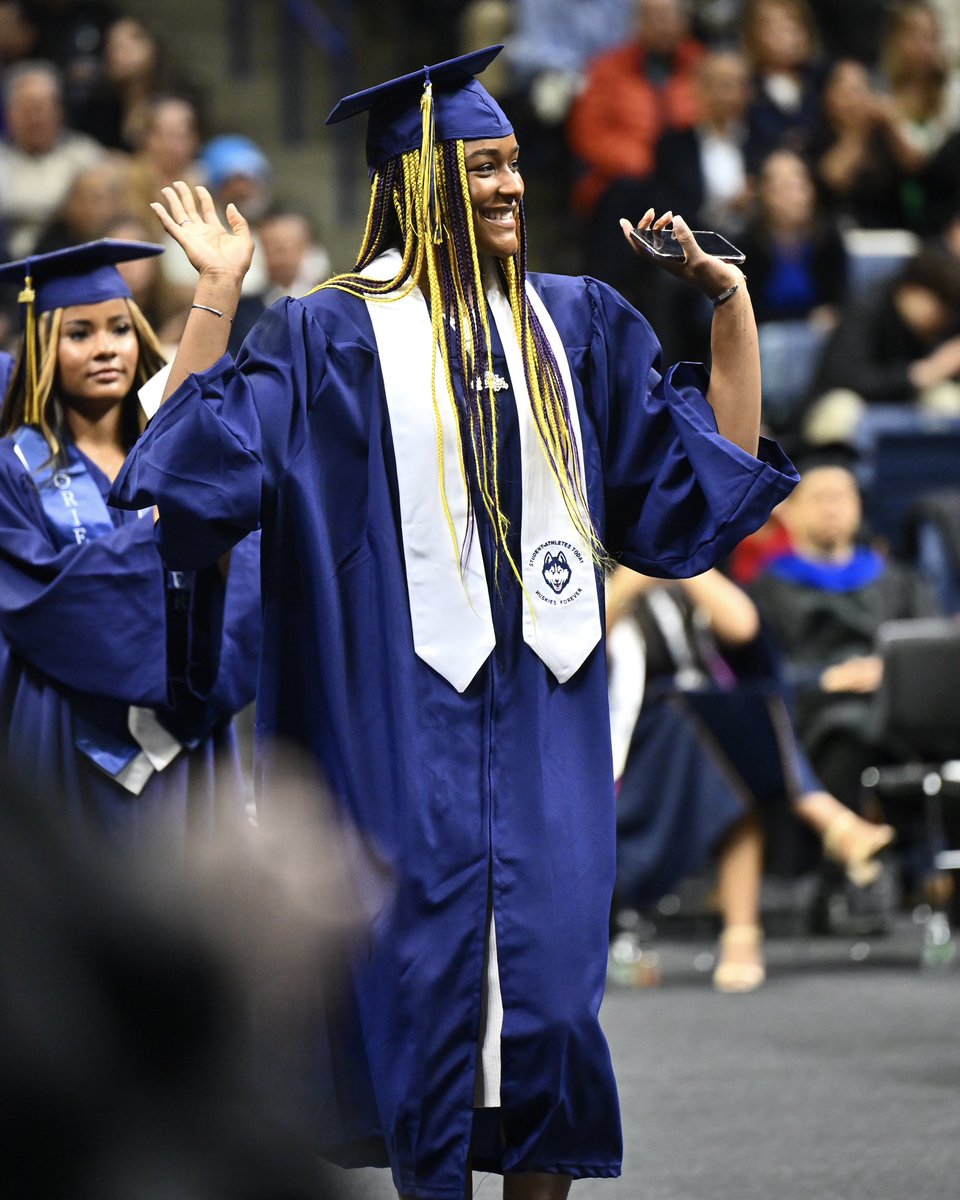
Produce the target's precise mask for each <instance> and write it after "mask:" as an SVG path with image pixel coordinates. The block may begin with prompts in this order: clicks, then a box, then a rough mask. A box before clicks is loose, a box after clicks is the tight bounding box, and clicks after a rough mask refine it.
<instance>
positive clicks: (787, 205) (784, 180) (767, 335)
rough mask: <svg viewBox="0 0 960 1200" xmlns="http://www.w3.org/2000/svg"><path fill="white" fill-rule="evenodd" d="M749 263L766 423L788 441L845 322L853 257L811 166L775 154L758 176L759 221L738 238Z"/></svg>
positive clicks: (786, 152) (793, 155) (756, 216)
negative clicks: (832, 338) (822, 358)
mask: <svg viewBox="0 0 960 1200" xmlns="http://www.w3.org/2000/svg"><path fill="white" fill-rule="evenodd" d="M738 245H739V246H740V248H741V250H743V252H744V253H745V254H746V256H747V267H748V269H749V271H750V287H751V291H750V297H751V299H752V300H753V311H754V314H755V316H756V318H757V325H758V333H759V337H760V361H761V365H762V369H763V416H764V420H765V422H766V423H767V424H768V425H769V426H770V428H771V429H772V430H774V431H775V432H776V433H777V434H779V435H781V436H784V437H786V436H788V435H789V434H791V433H792V432H794V429H793V426H794V424H795V421H796V416H797V414H798V412H799V409H800V407H801V404H802V402H803V401H804V400H805V399H806V396H807V391H808V389H809V386H810V381H811V379H812V377H813V372H814V370H815V368H816V364H817V360H818V358H819V355H820V351H821V349H822V346H823V341H824V338H825V337H826V335H827V333H828V332H829V331H830V330H831V329H832V328H833V327H834V325H836V323H837V320H838V318H839V315H840V310H841V305H842V303H843V299H844V294H845V291H846V282H847V252H846V248H845V246H844V243H843V238H842V237H841V235H840V230H839V228H838V226H837V224H836V222H835V221H833V220H832V219H830V218H828V217H826V216H825V215H823V214H822V213H821V212H820V207H819V205H818V202H817V191H816V187H815V185H814V182H813V178H812V176H811V173H810V169H809V167H808V166H807V164H806V162H805V161H804V159H803V158H801V156H800V155H799V154H796V153H795V152H794V151H792V150H774V151H773V153H772V154H770V155H768V156H767V158H766V159H765V160H764V162H763V163H762V165H761V167H760V170H759V173H758V176H757V192H756V205H755V209H754V214H753V218H752V220H751V221H750V223H749V224H748V226H747V228H746V229H745V230H744V231H743V233H742V234H741V235H740V237H739V239H738Z"/></svg>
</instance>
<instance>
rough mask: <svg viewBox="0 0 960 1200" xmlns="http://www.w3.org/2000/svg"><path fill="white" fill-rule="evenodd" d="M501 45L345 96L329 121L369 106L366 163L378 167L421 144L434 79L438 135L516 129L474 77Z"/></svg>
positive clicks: (495, 134)
mask: <svg viewBox="0 0 960 1200" xmlns="http://www.w3.org/2000/svg"><path fill="white" fill-rule="evenodd" d="M502 49H503V46H502V45H500V46H487V47H485V48H484V49H483V50H474V51H473V52H472V53H470V54H461V55H459V56H458V57H457V58H448V59H447V60H446V61H445V62H441V63H436V64H435V65H434V66H432V67H428V66H424V67H421V68H420V69H419V70H418V71H411V72H410V74H408V75H401V76H399V77H398V78H396V79H389V80H387V82H386V83H378V84H377V85H376V86H375V87H369V88H366V89H365V90H364V91H362V92H354V93H353V95H351V96H344V98H343V99H342V100H340V101H339V103H338V104H337V105H336V106H335V107H334V109H333V111H332V112H331V113H330V115H329V116H328V117H327V121H326V123H327V124H328V125H333V124H335V123H336V122H337V121H344V120H346V119H347V118H348V117H353V116H357V115H358V114H359V113H362V112H368V113H369V114H370V118H369V122H368V124H367V164H368V165H369V167H370V168H371V170H376V169H377V167H380V166H382V165H383V164H384V163H385V162H387V161H388V159H391V158H395V157H396V156H397V155H398V154H406V153H407V152H408V151H410V150H419V149H420V147H421V143H422V137H423V129H422V118H421V114H420V97H421V95H422V93H423V89H424V87H425V86H426V85H427V83H430V84H431V85H432V87H433V111H434V118H433V119H434V123H435V130H436V132H435V138H436V141H438V142H446V141H451V140H454V139H456V140H461V139H462V140H473V139H476V138H499V137H506V136H507V135H508V134H511V133H513V126H512V125H511V123H510V121H509V120H508V119H507V117H506V115H505V114H504V112H503V110H502V109H501V108H500V106H499V104H497V102H496V100H494V98H493V97H492V96H491V95H490V93H489V92H488V91H487V89H486V88H485V87H484V86H483V85H482V84H481V83H480V82H479V81H478V80H477V79H476V78H475V76H477V75H479V74H480V73H481V72H482V71H484V70H485V69H486V68H487V67H488V66H489V65H490V63H492V62H493V60H494V59H495V58H496V57H497V55H498V54H499V53H500V51H501V50H502Z"/></svg>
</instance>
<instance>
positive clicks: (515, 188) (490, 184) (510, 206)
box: [463, 134, 523, 258]
mask: <svg viewBox="0 0 960 1200" xmlns="http://www.w3.org/2000/svg"><path fill="white" fill-rule="evenodd" d="M463 151H464V159H465V161H466V167H467V182H468V184H469V187H470V205H471V208H472V209H473V229H474V235H475V236H476V239H477V251H478V252H479V253H480V254H489V255H492V256H493V257H494V258H510V256H511V255H513V254H516V252H517V250H518V249H519V247H520V209H519V204H520V200H521V198H522V196H523V180H522V179H521V177H520V168H519V165H518V153H519V151H518V147H517V140H516V138H515V137H514V136H513V134H509V135H508V136H507V137H502V138H483V139H481V140H479V141H471V142H464V144H463Z"/></svg>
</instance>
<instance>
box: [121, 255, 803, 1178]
mask: <svg viewBox="0 0 960 1200" xmlns="http://www.w3.org/2000/svg"><path fill="white" fill-rule="evenodd" d="M532 281H533V283H534V286H535V287H536V288H537V290H538V291H539V292H540V294H541V296H542V297H543V300H544V302H545V303H546V305H547V308H548V309H549V310H550V313H551V315H552V317H553V319H554V321H555V323H556V325H557V327H558V329H559V331H560V334H561V336H562V338H563V341H564V345H565V347H566V348H567V354H568V357H569V360H570V367H571V370H572V373H573V379H574V386H575V389H576V392H577V395H576V402H577V404H578V406H579V414H580V422H581V427H582V430H583V443H584V446H583V449H584V456H585V464H586V482H587V490H588V498H589V503H590V506H591V510H592V512H593V514H594V517H595V520H596V522H597V525H598V528H599V529H600V531H601V534H602V536H603V537H604V539H605V543H606V545H607V547H608V548H609V550H610V551H611V552H612V553H613V554H615V555H618V556H621V557H622V559H623V561H624V562H627V563H628V564H630V565H632V566H635V567H637V568H638V569H640V570H643V571H647V572H652V573H657V574H680V573H687V572H698V571H701V570H703V569H705V568H706V567H707V566H708V565H710V564H711V563H713V562H714V561H715V560H716V559H717V558H718V557H719V556H720V555H722V554H724V553H726V552H727V551H728V550H730V549H731V548H732V547H733V546H734V545H735V544H736V542H737V541H738V540H739V539H740V538H741V537H743V536H744V535H745V534H746V533H748V532H750V531H751V530H753V529H755V528H757V527H758V526H759V525H760V524H761V523H762V522H763V521H764V520H765V519H766V516H767V515H768V513H769V511H770V509H771V508H772V507H773V506H774V505H775V504H776V503H778V502H779V501H780V500H781V499H783V497H784V496H785V495H786V494H787V493H788V492H789V491H790V489H791V487H792V486H793V484H794V482H795V479H796V476H795V474H794V473H793V471H792V468H791V467H790V465H789V463H788V462H787V461H786V460H785V459H784V458H783V456H782V455H781V454H780V452H779V450H778V449H777V448H776V447H774V446H771V445H769V444H768V445H765V447H764V451H763V455H764V457H763V458H762V459H761V460H758V459H754V458H752V457H751V456H750V455H748V454H745V453H743V452H742V451H740V450H739V449H737V448H736V447H735V446H732V445H731V444H730V443H728V442H727V441H725V440H724V439H723V438H721V437H719V435H718V434H717V432H716V425H715V422H714V419H713V415H712V411H711V410H710V408H709V406H708V405H707V404H706V402H705V400H704V397H703V391H704V389H705V386H706V377H705V375H704V373H703V371H702V369H700V368H698V367H694V366H690V365H685V366H681V367H678V368H676V369H675V370H674V371H673V372H672V374H671V375H670V376H668V377H666V378H664V377H662V376H661V375H660V373H659V346H658V343H657V341H656V338H655V337H654V335H653V333H652V331H651V330H650V327H649V325H648V324H647V323H646V321H645V320H644V319H643V318H642V317H641V316H640V315H639V314H638V313H637V312H636V311H635V310H634V309H632V308H631V307H630V306H629V305H628V304H626V303H625V302H624V301H623V299H622V298H621V297H620V296H619V295H618V294H617V293H615V292H614V291H613V290H612V289H610V288H608V287H606V286H605V285H603V284H600V283H597V282H596V281H592V280H584V279H570V278H565V277H560V276H535V277H533V280H532ZM495 369H496V371H497V372H498V373H499V374H501V375H503V376H505V377H507V378H508V377H509V376H508V372H507V369H506V363H505V362H504V360H503V358H502V356H498V358H497V360H496V362H495ZM501 396H506V400H505V402H504V403H502V404H501V407H500V410H499V421H500V429H501V436H502V439H503V442H502V446H501V455H502V456H501V503H502V505H503V506H504V509H505V511H506V512H507V514H508V515H509V517H510V518H511V521H512V528H513V536H514V537H516V536H517V531H518V530H519V525H520V519H521V496H520V490H519V488H520V485H519V482H518V481H519V478H520V463H519V449H518V440H519V438H518V432H517V429H516V413H515V410H514V401H513V398H512V396H510V395H509V394H508V393H501ZM114 497H115V500H116V502H118V503H121V504H124V505H126V506H139V505H143V504H146V503H148V502H152V501H156V502H157V503H158V504H159V507H160V512H161V522H160V534H161V543H162V547H163V552H164V555H165V556H166V557H167V558H168V559H169V561H170V562H171V563H172V564H173V565H175V566H177V565H179V566H199V565H202V564H204V563H207V562H210V561H211V560H212V559H214V558H215V557H216V556H217V555H219V554H220V553H222V551H223V550H224V549H226V547H228V546H229V545H231V544H232V543H233V542H234V541H235V540H236V539H237V538H239V537H242V536H243V535H244V534H245V533H246V532H247V531H249V530H251V529H255V528H257V527H258V525H259V524H260V523H262V527H263V556H264V580H263V588H264V591H263V599H264V644H263V656H262V660H261V674H260V682H259V689H258V700H257V728H258V734H259V736H260V737H261V738H262V739H267V740H269V739H272V738H281V739H284V740H286V739H291V740H292V741H294V742H295V743H297V744H299V745H301V746H304V747H306V748H307V749H308V750H309V751H310V752H311V754H312V755H313V756H314V757H315V758H316V760H317V762H318V763H319V764H320V766H321V768H322V770H323V773H324V776H325V778H326V780H327V781H328V783H329V785H330V787H331V789H332V791H333V793H334V794H335V796H336V797H337V798H338V799H339V801H340V803H341V804H342V805H343V807H344V809H345V811H346V812H347V813H348V814H349V817H350V818H351V819H352V821H353V822H354V823H355V824H356V826H357V827H358V829H359V830H360V832H361V833H362V834H364V835H365V836H366V837H367V838H369V840H370V842H371V844H372V845H373V846H374V847H375V849H376V851H377V852H378V853H379V854H381V855H382V856H383V857H384V858H385V859H386V860H387V862H388V863H389V864H390V866H391V867H392V869H393V872H394V881H395V890H394V892H393V896H392V901H391V903H390V904H389V905H388V906H387V907H386V908H385V909H384V910H383V911H382V912H380V913H379V915H378V916H377V917H376V919H375V921H374V924H373V927H372V931H371V934H372V936H371V945H370V947H369V953H368V952H367V949H366V948H365V949H364V952H363V954H362V955H359V956H358V961H356V962H354V963H353V964H352V980H353V997H352V1002H351V1003H350V1004H349V1005H347V1006H346V1010H345V1011H343V1010H341V1012H340V1014H339V1018H338V1019H339V1021H340V1028H339V1029H338V1030H337V1032H336V1033H335V1034H334V1035H333V1036H332V1037H331V1040H330V1045H329V1046H328V1047H327V1048H326V1053H327V1054H328V1056H329V1057H328V1058H327V1064H328V1068H329V1069H328V1070H327V1071H326V1073H325V1084H326V1087H327V1091H328V1093H332V1094H331V1095H328V1096H327V1098H326V1100H325V1101H324V1102H323V1103H322V1104H321V1107H320V1113H319V1123H320V1125H321V1128H322V1132H323V1138H324V1141H325V1143H326V1145H327V1147H328V1152H329V1153H331V1155H333V1156H335V1157H340V1158H341V1159H342V1160H347V1159H348V1158H349V1154H350V1149H349V1148H350V1147H351V1146H352V1147H360V1146H365V1147H367V1150H366V1151H361V1152H360V1153H359V1154H358V1155H357V1156H355V1157H354V1159H353V1161H357V1162H363V1161H368V1162H371V1161H377V1160H378V1153H377V1149H376V1148H377V1147H379V1148H380V1154H381V1155H382V1153H383V1151H384V1150H385V1151H386V1158H388V1159H389V1162H390V1164H391V1166H392V1168H393V1172H394V1180H395V1183H396V1186H397V1187H398V1188H399V1190H400V1191H401V1192H402V1193H403V1194H405V1195H411V1196H413V1195H415V1196H418V1197H426V1198H431V1200H433V1198H435V1200H460V1198H461V1197H462V1194H463V1180H464V1177H465V1169H466V1162H467V1154H468V1148H469V1144H470V1139H471V1131H472V1125H473V1111H472V1103H473V1094H474V1076H475V1070H476V1057H477V1036H478V1029H479V1023H480V1004H481V995H482V992H483V986H484V971H483V963H484V932H485V921H486V913H487V904H488V897H490V898H492V904H493V909H494V912H495V916H496V931H497V947H498V959H499V969H500V988H501V994H502V999H503V1007H504V1020H503V1033H502V1039H501V1056H502V1085H501V1109H500V1110H499V1118H500V1121H501V1122H502V1131H503V1146H502V1148H501V1149H500V1152H499V1154H498V1155H497V1161H491V1162H489V1163H480V1162H475V1165H478V1166H481V1165H489V1166H494V1167H495V1168H497V1169H501V1170H506V1171H552V1172H563V1173H566V1174H570V1175H573V1176H611V1175H616V1174H618V1173H619V1169H620V1158H621V1138H620V1126H619V1113H618V1105H617V1097H616V1090H615V1084H614V1080H613V1074H612V1070H611V1065H610V1058H609V1052H608V1050H607V1046H606V1042H605V1040H604V1037H603V1034H602V1032H601V1029H600V1026H599V1022H598V1010H599V1007H600V1001H601V998H602V994H603V986H604V979H605V968H606V940H607V927H608V918H609V905H610V898H611V892H612V888H613V882H614V871H615V806H614V796H613V781H612V765H611V753H610V735H609V724H608V721H609V718H608V713H607V693H606V662H605V655H604V649H603V646H602V645H601V646H599V647H598V648H597V649H596V650H594V652H593V653H592V654H591V655H590V657H589V658H588V659H587V661H586V662H585V663H584V665H583V666H582V667H581V669H580V670H579V671H578V672H577V674H576V675H575V676H574V677H573V678H572V679H571V680H570V681H569V682H567V683H566V684H564V685H563V686H560V685H559V684H557V682H556V681H555V679H554V677H553V676H552V675H551V674H550V673H549V672H548V670H547V669H546V668H545V667H544V665H543V664H542V663H541V661H540V660H539V659H538V658H537V657H536V656H535V655H534V654H533V652H532V651H531V650H530V649H529V647H528V646H527V645H526V644H525V643H524V642H523V639H522V636H521V618H522V612H521V598H520V594H519V591H518V588H517V587H516V586H515V584H514V583H513V581H512V580H511V579H510V578H509V577H508V576H504V577H503V578H502V579H501V580H500V581H499V584H500V586H499V590H497V589H496V588H494V587H493V586H492V581H491V602H492V607H493V618H494V624H495V629H496V637H497V645H496V649H495V650H494V652H493V654H492V655H491V657H490V659H489V660H488V661H487V663H486V664H485V665H484V666H483V668H482V669H481V670H480V671H479V673H478V674H477V676H476V677H475V679H474V680H473V682H472V683H471V684H470V685H469V686H468V687H467V689H466V690H465V691H464V692H463V694H458V693H457V692H456V691H455V690H454V688H453V687H452V686H451V685H450V684H449V683H447V682H446V681H445V680H444V679H443V678H442V677H441V676H439V675H438V674H436V673H435V672H434V671H433V670H432V669H431V668H430V667H428V666H427V665H426V664H425V663H424V662H422V661H421V660H420V659H419V658H418V657H417V656H416V655H415V653H414V648H413V639H412V634H411V626H410V616H409V611H408V606H407V596H406V585H405V576H404V563H403V552H402V541H401V531H400V526H399V516H398V501H397V483H396V470H395V465H394V460H393V446H392V442H391V437H390V428H389V417H388V410H387V405H386V399H385V396H384V389H383V383H382V379H381V375H380V367H379V362H378V356H377V346H376V343H375V340H374V338H373V334H372V329H371V325H370V321H369V317H368V314H367V311H366V306H365V304H364V302H363V301H360V300H357V299H355V298H353V297H349V296H345V295H344V294H343V293H340V292H337V291H328V290H325V291H321V292H318V293H315V294H312V295H309V296H307V297H304V298H303V299H301V300H282V301H279V302H278V303H277V304H276V305H274V306H273V308H271V309H270V310H268V312H267V313H266V314H264V316H263V317H262V318H261V319H260V321H259V322H258V324H257V325H256V327H255V328H254V330H253V331H252V333H251V334H250V335H249V336H248V338H247V340H246V343H245V345H244V347H243V349H242V350H241V351H240V353H239V354H238V356H237V359H236V362H235V363H234V362H232V361H231V360H230V359H228V358H226V357H224V358H223V359H221V360H220V361H219V362H218V363H216V364H215V365H214V366H212V367H211V368H210V369H209V370H207V371H206V372H204V373H202V374H198V375H195V376H192V377H191V378H189V379H188V380H186V381H185V382H184V384H183V385H182V386H181V387H180V389H179V390H178V391H177V392H176V393H175V394H174V395H173V396H172V397H171V398H170V399H169V400H168V401H167V403H166V404H165V405H164V406H163V408H161V410H160V412H159V414H158V415H157V417H156V418H155V419H154V421H153V422H152V424H151V426H150V428H149V429H148V430H147V433H146V435H145V437H144V438H143V439H141V442H140V443H139V444H138V446H137V447H136V449H135V450H134V452H133V454H132V455H131V456H130V458H129V459H128V461H127V463H126V465H125V467H124V469H123V472H122V474H121V476H120V478H119V479H118V481H117V485H116V487H115V490H114ZM479 527H480V535H481V538H482V540H483V546H484V551H485V559H486V562H487V563H492V562H493V554H492V542H491V533H490V530H489V528H487V526H486V523H485V522H483V521H481V522H479ZM598 586H599V585H598ZM264 799H265V800H268V799H269V797H265V798H264ZM344 1030H346V1032H344ZM332 1147H335V1148H332ZM371 1147H373V1149H372V1150H370V1148H371Z"/></svg>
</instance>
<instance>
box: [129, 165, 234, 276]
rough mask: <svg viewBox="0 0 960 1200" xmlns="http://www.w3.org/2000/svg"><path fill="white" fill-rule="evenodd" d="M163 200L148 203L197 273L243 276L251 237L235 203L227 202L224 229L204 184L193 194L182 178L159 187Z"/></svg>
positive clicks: (203, 274) (202, 274)
mask: <svg viewBox="0 0 960 1200" xmlns="http://www.w3.org/2000/svg"><path fill="white" fill-rule="evenodd" d="M160 190H161V193H162V195H163V198H164V201H165V204H161V203H159V202H155V203H153V204H151V205H150V207H151V208H152V209H153V211H154V212H155V213H156V215H157V217H158V218H159V220H160V223H161V225H162V226H163V227H164V229H165V230H166V231H167V233H169V234H170V236H171V237H172V238H173V239H174V241H176V242H179V243H180V245H181V246H182V247H183V250H184V253H185V254H186V256H187V258H188V259H189V260H190V262H191V263H192V264H193V266H194V267H196V269H197V271H198V272H199V274H200V275H201V276H214V277H226V278H232V279H236V280H240V279H243V277H244V275H246V273H247V271H248V270H249V268H250V261H251V259H252V258H253V239H252V237H251V236H250V228H249V226H248V225H247V222H246V220H245V219H244V218H243V217H242V216H241V215H240V212H239V210H238V209H237V207H236V205H234V204H228V205H227V211H226V218H227V222H228V224H229V226H230V228H229V229H224V227H223V225H222V223H221V221H220V218H219V217H218V216H217V210H216V207H215V206H214V203H213V198H212V197H211V195H210V193H209V192H208V191H207V189H206V188H205V187H202V186H198V187H197V188H196V189H195V192H196V194H194V191H193V190H191V188H190V187H189V186H188V185H187V184H186V183H184V182H183V181H182V180H178V181H177V182H176V183H174V184H173V185H172V186H169V187H165V188H161V189H160Z"/></svg>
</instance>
